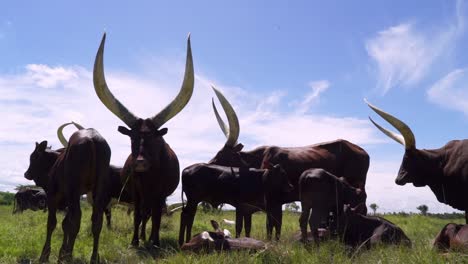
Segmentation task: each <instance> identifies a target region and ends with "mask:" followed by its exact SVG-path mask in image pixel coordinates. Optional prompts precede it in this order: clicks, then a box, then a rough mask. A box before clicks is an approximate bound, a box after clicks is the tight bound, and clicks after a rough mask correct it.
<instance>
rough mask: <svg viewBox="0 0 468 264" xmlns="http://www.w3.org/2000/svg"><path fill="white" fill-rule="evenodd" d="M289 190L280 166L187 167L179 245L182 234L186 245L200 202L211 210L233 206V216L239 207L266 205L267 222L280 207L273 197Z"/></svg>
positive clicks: (184, 173) (199, 165)
mask: <svg viewBox="0 0 468 264" xmlns="http://www.w3.org/2000/svg"><path fill="white" fill-rule="evenodd" d="M291 189H292V186H291V185H290V184H289V183H288V179H287V177H286V173H285V172H284V171H283V170H282V169H281V167H280V165H275V166H274V167H273V168H271V169H266V170H264V169H252V168H250V169H247V168H240V169H239V168H233V167H224V166H219V165H214V164H205V163H199V164H194V165H192V166H189V167H187V168H185V169H184V170H183V172H182V194H184V193H185V195H186V196H187V205H186V206H185V207H184V209H183V210H182V214H181V220H180V232H179V244H180V245H182V243H183V242H184V235H185V242H188V241H189V240H190V238H191V237H192V235H191V233H192V225H193V221H194V218H195V214H196V212H197V206H198V203H200V202H202V201H205V202H208V203H210V204H211V205H212V206H213V207H217V206H218V205H220V204H222V203H227V204H230V205H232V206H234V207H236V214H239V210H241V209H242V208H239V205H241V204H260V205H262V204H265V205H264V208H265V209H266V212H267V219H269V218H271V215H272V212H275V211H281V204H278V203H275V200H276V197H278V196H281V194H282V193H286V192H288V191H290V190H291ZM263 201H265V202H263ZM262 209H263V208H262ZM267 222H268V221H267ZM271 222H272V220H271V219H269V223H271Z"/></svg>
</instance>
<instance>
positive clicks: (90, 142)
mask: <svg viewBox="0 0 468 264" xmlns="http://www.w3.org/2000/svg"><path fill="white" fill-rule="evenodd" d="M110 156H111V150H110V148H109V145H108V144H107V142H106V140H105V139H104V138H103V137H102V136H101V135H100V134H99V133H98V132H97V131H96V130H95V129H92V128H90V129H83V130H79V131H76V132H75V133H73V135H72V136H71V137H70V140H69V144H68V146H67V148H66V149H65V150H61V151H54V150H51V149H50V148H48V147H47V141H42V142H41V143H36V147H35V149H34V151H33V153H32V154H31V156H30V162H29V168H28V170H27V171H26V172H25V173H24V177H25V178H26V179H28V180H34V182H35V183H36V185H38V186H40V187H42V188H43V189H44V191H45V192H46V194H47V209H48V210H49V212H48V213H49V214H48V219H47V238H46V242H45V244H44V247H43V249H42V253H41V257H40V260H39V261H40V262H46V261H48V259H49V255H50V243H51V238H52V232H53V231H54V229H55V226H56V224H57V218H56V212H57V210H64V209H65V208H66V209H67V211H66V215H65V218H64V219H63V222H62V228H63V234H64V239H63V243H62V247H61V249H60V254H59V261H67V260H68V259H71V257H72V253H73V247H74V244H75V239H76V236H77V235H78V232H79V230H80V223H81V209H80V196H81V195H83V194H85V193H88V192H92V196H93V201H94V202H93V212H92V217H91V220H92V233H93V237H94V243H93V253H92V255H91V263H98V262H99V254H98V246H99V235H100V233H101V229H102V216H103V211H104V209H105V207H106V205H107V204H108V203H109V200H110V188H109V184H110V177H109V174H108V171H109V162H110Z"/></svg>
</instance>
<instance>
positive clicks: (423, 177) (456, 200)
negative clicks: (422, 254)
mask: <svg viewBox="0 0 468 264" xmlns="http://www.w3.org/2000/svg"><path fill="white" fill-rule="evenodd" d="M366 103H367V104H368V105H369V107H370V108H371V109H372V110H374V111H375V112H376V113H377V114H378V115H380V116H381V117H382V118H383V119H385V120H386V121H387V122H389V123H390V124H391V125H392V126H394V127H395V128H396V129H397V130H398V131H399V132H400V133H401V135H398V134H396V133H394V132H392V131H389V130H387V129H385V128H383V127H381V126H380V125H378V124H377V123H376V122H374V120H372V118H370V117H369V119H370V121H371V122H372V123H373V124H374V125H375V126H376V127H377V128H378V129H379V130H380V131H382V132H383V133H384V134H385V135H387V136H388V137H390V138H391V139H393V140H395V141H396V142H398V143H400V144H402V145H403V146H404V147H405V154H404V156H403V161H402V162H401V166H400V170H399V171H398V176H397V178H396V180H395V183H396V184H398V185H405V184H407V183H413V185H414V186H415V187H423V186H426V185H427V186H429V187H430V188H431V190H432V192H433V193H434V194H435V196H436V197H437V200H438V201H439V202H442V203H444V204H448V205H450V206H452V207H453V208H456V209H458V210H462V211H463V210H464V211H465V220H466V223H467V224H468V192H467V190H468V140H467V139H464V140H452V141H450V142H448V143H447V144H446V145H445V146H443V147H441V148H439V149H417V148H416V139H415V137H414V135H413V132H412V131H411V129H410V128H409V127H408V126H407V125H406V124H405V123H403V122H402V121H400V120H399V119H397V118H396V117H394V116H392V115H390V114H388V113H386V112H384V111H383V110H381V109H379V108H377V107H375V106H373V105H372V104H370V103H369V102H367V101H366Z"/></svg>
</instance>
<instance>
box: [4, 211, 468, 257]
mask: <svg viewBox="0 0 468 264" xmlns="http://www.w3.org/2000/svg"><path fill="white" fill-rule="evenodd" d="M11 211H12V207H11V206H0V263H2V264H3V263H30V262H31V263H36V262H37V260H38V258H39V255H40V253H41V250H42V246H43V243H44V239H45V232H46V222H47V213H43V212H32V211H25V212H24V213H23V214H18V215H12V214H11ZM82 211H83V216H82V221H81V229H80V233H79V235H78V238H77V241H76V245H75V250H74V252H73V257H74V263H87V262H88V261H89V258H90V255H91V250H92V234H91V221H90V219H91V210H90V208H89V206H87V205H84V206H83V207H82ZM112 213H113V223H112V224H113V229H112V230H108V229H107V228H106V227H103V230H102V233H101V240H100V248H99V252H100V255H101V261H102V262H103V263H155V261H157V262H163V263H184V264H188V263H204V264H209V263H468V256H467V255H463V254H462V253H449V254H440V253H438V252H436V251H434V250H432V240H433V239H434V237H435V236H436V234H437V233H438V232H439V231H440V229H441V228H442V227H443V226H444V225H445V224H446V223H448V222H449V221H450V222H456V223H463V222H464V219H462V218H459V219H455V220H442V219H437V218H433V217H427V216H420V215H410V216H395V215H390V216H387V217H386V218H387V219H388V220H390V221H392V222H394V223H396V224H397V225H399V226H400V227H401V228H402V229H403V230H404V231H405V233H406V234H407V235H408V236H409V237H410V238H411V240H412V241H413V247H412V248H405V247H399V246H379V247H376V248H373V249H371V250H363V251H361V252H360V253H358V254H353V253H352V252H349V251H347V250H346V248H345V247H344V246H343V245H342V244H340V243H338V242H336V241H330V242H326V243H323V244H322V245H321V246H320V247H319V248H315V247H307V248H306V247H304V246H303V245H302V244H300V243H297V242H295V241H294V239H293V236H294V234H295V233H296V232H297V231H298V230H299V224H298V219H299V215H298V214H295V213H289V212H285V214H284V217H283V230H282V239H281V241H279V242H272V243H269V244H268V249H267V250H264V251H261V252H256V253H248V252H222V253H212V254H206V253H205V254H194V253H188V252H181V251H180V250H179V249H178V246H177V239H178V232H179V221H180V212H178V213H175V214H174V215H172V216H171V217H166V216H165V217H163V220H162V228H161V244H162V245H161V246H162V248H161V249H158V250H147V249H145V248H144V247H140V248H132V247H130V246H129V242H130V240H131V236H132V222H133V220H132V216H128V215H127V214H126V209H123V208H119V207H117V208H114V210H113V212H112ZM223 218H226V219H234V212H232V211H223V212H220V213H204V212H203V211H201V210H199V211H198V213H197V216H196V218H195V223H194V227H193V234H196V233H198V232H201V231H203V230H211V226H210V222H209V220H211V219H214V220H218V221H221V220H222V219H223ZM62 219H63V215H61V214H59V215H58V224H57V228H56V230H55V232H54V235H53V240H52V254H51V258H50V261H51V263H55V262H57V256H58V250H59V248H60V244H61V242H62V235H63V233H62V229H61V221H62ZM225 227H226V226H225ZM228 228H229V229H230V230H231V232H234V227H228ZM150 229H151V228H150V224H149V225H148V229H147V232H149V231H150ZM252 236H253V237H255V238H258V239H265V238H266V232H265V215H264V214H263V213H258V214H255V215H254V218H253V227H252Z"/></svg>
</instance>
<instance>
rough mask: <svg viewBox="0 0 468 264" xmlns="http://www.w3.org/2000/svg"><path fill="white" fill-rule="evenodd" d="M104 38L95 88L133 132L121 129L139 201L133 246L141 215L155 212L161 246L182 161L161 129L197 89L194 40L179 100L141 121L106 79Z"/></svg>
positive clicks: (154, 239) (154, 238) (155, 238)
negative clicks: (163, 224) (169, 199)
mask: <svg viewBox="0 0 468 264" xmlns="http://www.w3.org/2000/svg"><path fill="white" fill-rule="evenodd" d="M105 39H106V35H105V34H104V36H103V38H102V41H101V45H100V46H99V50H98V52H97V55H96V60H95V63H94V72H93V80H94V88H95V91H96V94H97V96H98V97H99V99H100V100H101V102H102V103H103V104H104V105H105V106H106V107H107V108H108V109H109V110H110V111H111V112H112V113H114V114H115V115H116V116H117V117H118V118H120V119H121V120H122V121H123V122H124V123H125V124H126V125H127V126H128V127H130V129H128V128H126V127H123V126H119V128H118V131H119V132H120V133H122V134H124V135H127V136H129V137H130V139H131V145H132V146H131V154H130V155H129V157H128V159H127V161H126V162H125V165H124V168H123V171H122V175H125V176H126V177H127V176H128V177H129V178H128V184H129V186H130V188H131V190H132V192H133V194H132V195H133V196H134V198H135V214H134V235H133V239H132V245H138V243H139V239H138V227H139V225H140V222H141V212H151V217H152V228H151V235H150V238H149V240H150V243H149V244H150V245H153V244H154V245H156V246H159V228H160V224H161V211H162V208H163V205H164V203H165V200H166V197H168V196H169V195H171V194H172V193H173V192H174V190H175V189H176V188H177V185H178V184H179V160H178V159H177V156H176V154H175V153H174V151H173V150H172V149H171V148H170V147H169V145H168V144H167V143H166V142H165V140H164V138H163V136H164V135H165V134H166V133H167V128H161V126H162V125H164V124H165V123H166V122H167V121H168V120H169V119H171V118H172V117H174V116H175V115H176V114H177V113H179V112H180V111H181V110H182V109H183V108H184V107H185V105H186V104H187V103H188V102H189V100H190V98H191V96H192V93H193V86H194V72H193V61H192V51H191V48H190V36H189V38H188V40H187V60H186V64H185V76H184V81H183V83H182V88H181V90H180V92H179V94H178V95H177V97H176V98H175V99H174V100H173V101H172V102H171V103H170V104H169V105H167V106H166V107H165V108H164V109H163V110H162V111H161V112H159V113H158V114H157V115H155V116H154V117H152V118H148V119H141V118H138V117H137V116H135V115H134V114H132V113H131V112H130V111H129V110H128V109H127V108H126V107H125V106H124V105H123V104H122V103H120V102H119V100H117V99H116V98H115V97H114V95H113V94H112V93H111V91H110V90H109V88H108V87H107V84H106V80H105V78H104V65H103V56H104V42H105Z"/></svg>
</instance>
